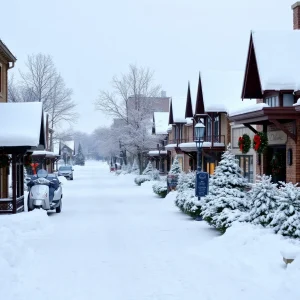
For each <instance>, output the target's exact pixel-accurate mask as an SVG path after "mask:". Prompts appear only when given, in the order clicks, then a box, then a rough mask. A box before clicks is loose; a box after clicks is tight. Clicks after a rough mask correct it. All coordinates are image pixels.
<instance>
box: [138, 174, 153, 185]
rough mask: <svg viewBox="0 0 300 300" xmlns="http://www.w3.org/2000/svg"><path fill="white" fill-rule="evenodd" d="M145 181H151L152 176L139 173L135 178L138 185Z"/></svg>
mask: <svg viewBox="0 0 300 300" xmlns="http://www.w3.org/2000/svg"><path fill="white" fill-rule="evenodd" d="M145 181H151V177H150V176H149V175H139V176H137V177H135V178H134V182H135V183H136V184H137V185H141V184H142V183H143V182H145Z"/></svg>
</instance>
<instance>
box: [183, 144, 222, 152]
mask: <svg viewBox="0 0 300 300" xmlns="http://www.w3.org/2000/svg"><path fill="white" fill-rule="evenodd" d="M211 146H212V144H211V142H204V143H203V144H202V148H210V147H211ZM178 147H179V148H180V149H181V150H183V151H186V152H194V151H197V146H196V142H189V143H181V144H179V145H178ZM214 147H225V144H224V143H214Z"/></svg>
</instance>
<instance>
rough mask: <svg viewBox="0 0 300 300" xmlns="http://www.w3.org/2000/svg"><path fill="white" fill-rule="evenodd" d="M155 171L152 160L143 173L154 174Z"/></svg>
mask: <svg viewBox="0 0 300 300" xmlns="http://www.w3.org/2000/svg"><path fill="white" fill-rule="evenodd" d="M152 172H153V166H152V163H151V161H149V162H148V165H147V166H146V169H145V170H144V171H143V173H142V175H152Z"/></svg>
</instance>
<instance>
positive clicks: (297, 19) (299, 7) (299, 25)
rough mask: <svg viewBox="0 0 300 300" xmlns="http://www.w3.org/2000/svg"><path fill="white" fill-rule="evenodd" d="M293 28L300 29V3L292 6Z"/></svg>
mask: <svg viewBox="0 0 300 300" xmlns="http://www.w3.org/2000/svg"><path fill="white" fill-rule="evenodd" d="M292 9H293V28H294V29H300V2H299V1H298V2H296V3H295V4H294V5H293V6H292Z"/></svg>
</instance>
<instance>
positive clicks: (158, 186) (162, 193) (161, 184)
mask: <svg viewBox="0 0 300 300" xmlns="http://www.w3.org/2000/svg"><path fill="white" fill-rule="evenodd" d="M152 189H153V192H154V193H155V194H157V195H158V196H159V197H161V198H165V197H166V196H167V194H168V187H167V182H166V181H158V182H156V183H154V184H153V185H152Z"/></svg>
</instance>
